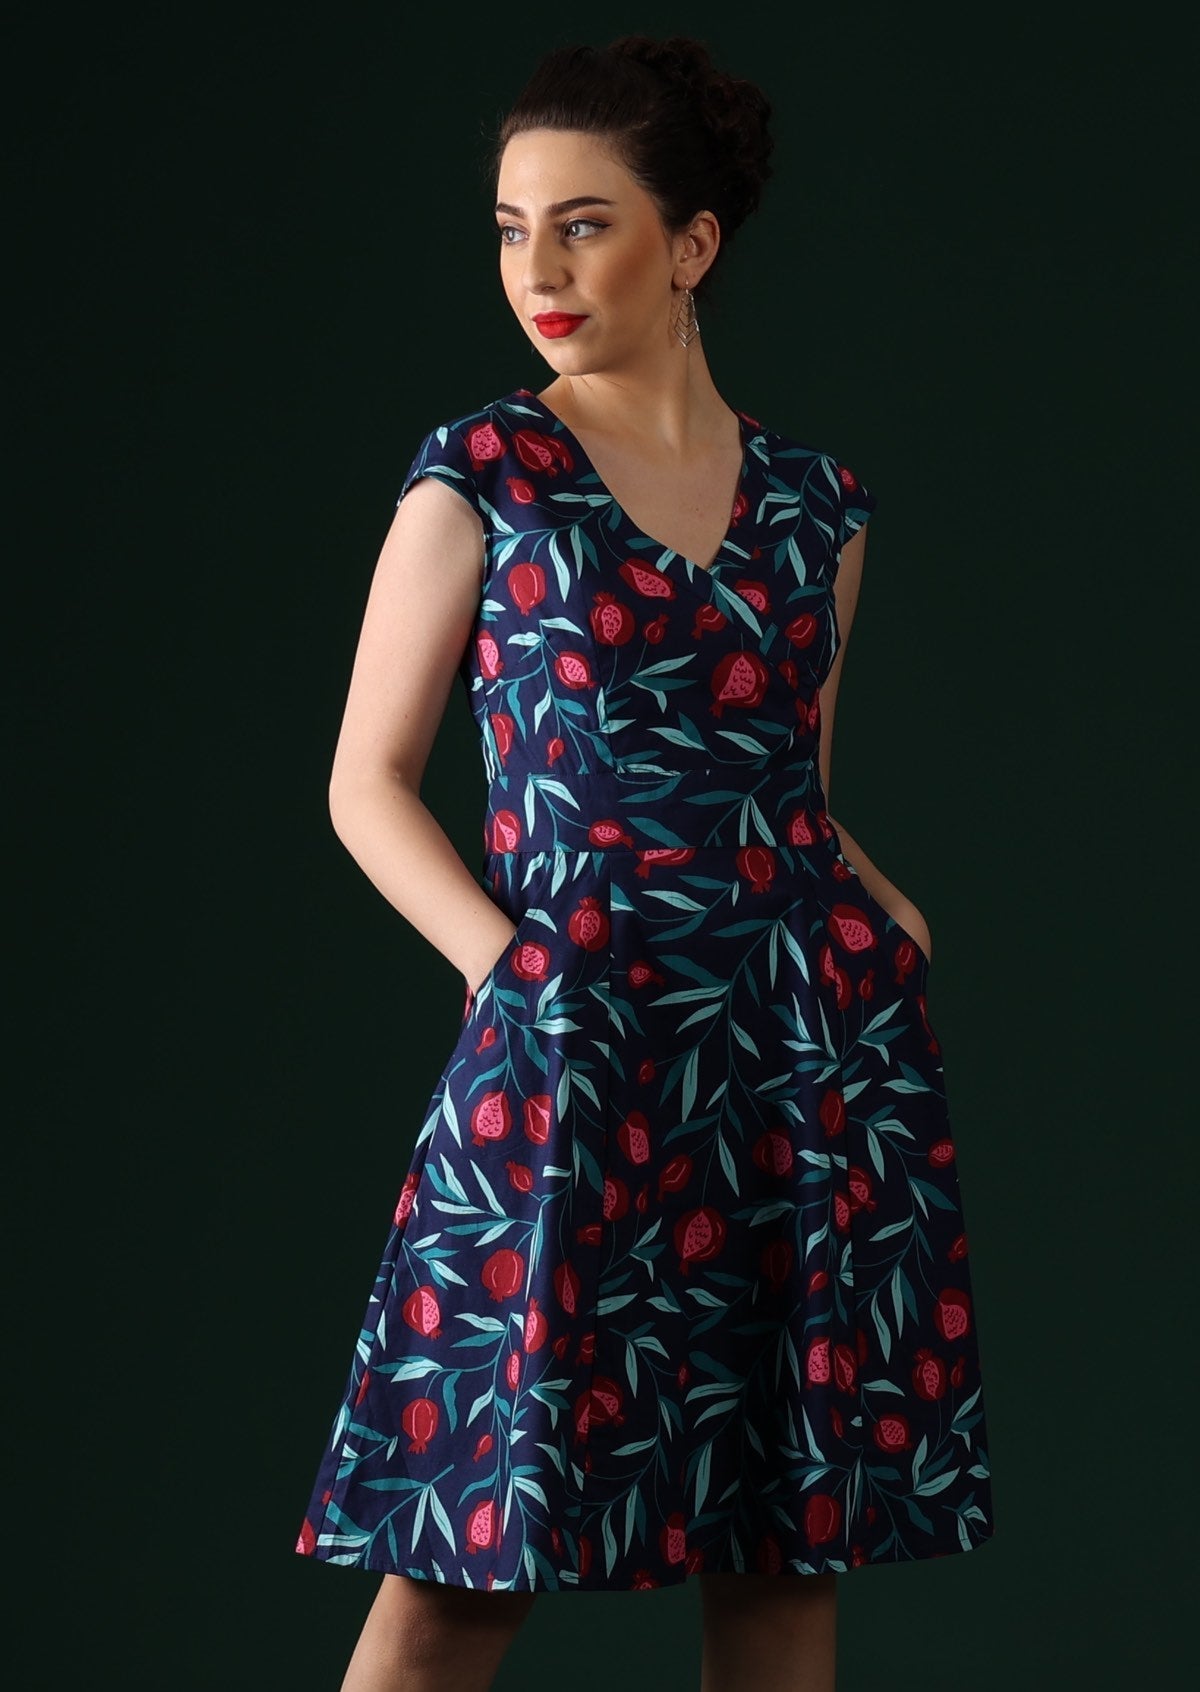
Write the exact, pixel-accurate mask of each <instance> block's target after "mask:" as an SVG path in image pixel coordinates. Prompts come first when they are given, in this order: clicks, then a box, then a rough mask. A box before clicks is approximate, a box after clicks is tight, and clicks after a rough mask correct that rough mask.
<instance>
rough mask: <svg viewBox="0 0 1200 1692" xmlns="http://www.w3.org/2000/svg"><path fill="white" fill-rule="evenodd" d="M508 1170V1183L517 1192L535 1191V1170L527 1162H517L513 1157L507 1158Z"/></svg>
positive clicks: (505, 1165) (506, 1165) (505, 1164)
mask: <svg viewBox="0 0 1200 1692" xmlns="http://www.w3.org/2000/svg"><path fill="white" fill-rule="evenodd" d="M504 1167H505V1169H507V1170H508V1184H509V1186H510V1187H511V1188H512V1189H513V1191H514V1192H515V1193H531V1192H532V1191H533V1170H532V1169H531V1168H530V1167H529V1165H528V1164H527V1163H517V1162H516V1161H515V1160H514V1159H513V1158H511V1157H510V1158H506V1159H505V1163H504Z"/></svg>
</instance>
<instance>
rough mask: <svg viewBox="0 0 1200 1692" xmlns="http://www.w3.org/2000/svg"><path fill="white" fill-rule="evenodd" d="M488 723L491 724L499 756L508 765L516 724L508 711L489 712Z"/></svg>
mask: <svg viewBox="0 0 1200 1692" xmlns="http://www.w3.org/2000/svg"><path fill="white" fill-rule="evenodd" d="M488 722H489V723H490V724H491V729H492V739H493V740H494V741H495V742H496V751H497V753H498V755H499V758H500V762H501V763H502V764H506V763H507V762H508V754H509V753H510V752H511V751H512V743H513V735H514V733H515V731H516V724H515V723H514V722H513V720H512V717H511V716H510V714H509V713H508V712H507V711H491V712H489V713H488Z"/></svg>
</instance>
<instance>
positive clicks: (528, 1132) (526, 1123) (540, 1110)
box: [521, 1093, 550, 1146]
mask: <svg viewBox="0 0 1200 1692" xmlns="http://www.w3.org/2000/svg"><path fill="white" fill-rule="evenodd" d="M521 1119H522V1126H523V1127H524V1129H525V1138H526V1139H527V1140H532V1141H533V1143H534V1144H535V1145H538V1146H544V1145H545V1144H546V1141H547V1140H548V1139H549V1138H550V1095H549V1093H531V1094H530V1095H529V1097H528V1098H527V1099H526V1100H525V1103H524V1106H523V1107H522V1111H521Z"/></svg>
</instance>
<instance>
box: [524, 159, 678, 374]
mask: <svg viewBox="0 0 1200 1692" xmlns="http://www.w3.org/2000/svg"><path fill="white" fill-rule="evenodd" d="M496 199H497V209H496V223H497V225H498V227H499V231H500V234H499V241H500V277H501V280H502V282H503V283H504V291H505V293H506V294H507V295H508V303H509V304H510V305H511V306H512V308H513V311H514V312H515V313H516V315H517V321H518V322H519V323H520V325H521V327H522V329H523V330H524V331H525V334H526V335H527V336H528V337H529V339H530V341H531V342H532V343H533V345H534V346H535V347H536V348H537V350H538V352H540V353H541V354H542V355H543V357H544V358H546V360H547V361H548V362H549V363H550V364H551V366H552V367H553V368H554V369H555V370H556V371H557V372H558V373H559V374H561V375H566V376H573V375H586V374H590V373H591V372H594V371H604V370H614V369H622V368H630V367H636V366H638V365H639V364H644V363H645V361H646V359H647V356H648V355H649V356H651V357H653V356H655V355H659V356H661V349H662V348H663V347H664V346H666V345H667V344H668V342H669V339H670V335H671V319H672V316H673V314H674V312H675V311H676V310H677V309H678V305H679V294H678V292H673V291H672V286H671V284H672V281H673V280H676V281H678V282H683V281H684V280H685V279H686V280H688V281H693V280H695V277H694V275H693V271H694V270H695V268H696V267H695V265H694V264H693V265H692V267H691V268H690V269H683V270H681V267H680V263H679V261H680V260H681V259H687V258H689V257H690V256H691V255H692V254H693V253H694V252H695V251H697V250H698V248H697V245H696V243H695V242H694V241H693V240H692V239H691V238H690V237H689V235H688V234H686V233H685V234H682V235H679V236H676V237H675V238H674V239H672V237H671V236H669V235H668V234H667V231H666V230H665V229H664V228H663V224H662V221H661V219H660V217H659V215H658V208H657V206H656V205H655V203H654V201H653V199H651V197H650V195H649V194H647V193H646V191H645V189H643V188H641V187H640V186H639V185H638V184H637V183H636V182H635V181H634V180H633V178H632V177H631V176H630V174H629V172H628V171H627V170H626V169H625V168H624V166H623V165H621V164H619V163H618V162H617V161H616V160H615V159H614V158H613V157H612V156H611V154H610V153H608V152H607V151H605V149H604V148H603V147H602V146H601V144H600V143H599V142H598V141H597V139H596V138H595V137H594V136H591V135H586V134H582V133H580V132H579V131H576V130H565V131H564V130H548V129H538V130H530V131H528V132H527V133H525V134H524V135H517V136H514V137H513V139H512V140H511V141H510V142H509V143H508V144H507V146H506V147H505V149H504V155H503V158H502V160H501V165H500V172H499V176H498V179H497V192H496ZM677 271H679V272H680V274H679V275H678V276H676V272H677ZM546 312H560V313H563V314H571V315H577V316H580V317H582V318H583V322H581V323H580V324H579V325H578V327H576V328H575V329H574V330H573V331H572V332H571V333H569V334H561V333H560V334H558V335H556V336H551V335H548V334H547V333H545V332H544V331H543V330H542V329H539V327H538V325H537V323H536V322H535V321H534V318H535V316H536V315H537V314H539V313H546Z"/></svg>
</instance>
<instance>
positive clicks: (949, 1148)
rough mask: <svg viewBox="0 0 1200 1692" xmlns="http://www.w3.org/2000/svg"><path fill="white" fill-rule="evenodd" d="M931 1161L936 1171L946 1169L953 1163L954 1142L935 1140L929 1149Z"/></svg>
mask: <svg viewBox="0 0 1200 1692" xmlns="http://www.w3.org/2000/svg"><path fill="white" fill-rule="evenodd" d="M929 1161H930V1163H932V1165H933V1167H934V1168H935V1169H944V1168H945V1167H946V1165H947V1164H948V1163H953V1162H954V1141H953V1140H951V1139H941V1140H935V1141H934V1142H933V1144H932V1145H931V1146H930V1148H929Z"/></svg>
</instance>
